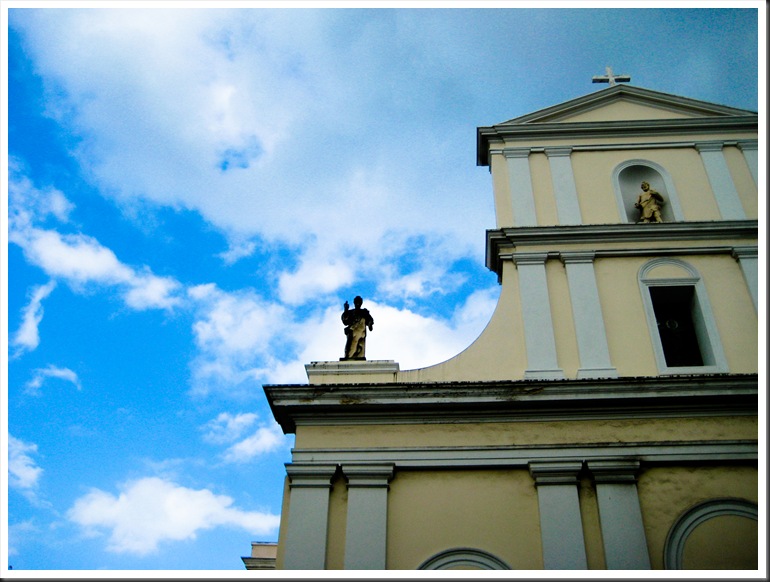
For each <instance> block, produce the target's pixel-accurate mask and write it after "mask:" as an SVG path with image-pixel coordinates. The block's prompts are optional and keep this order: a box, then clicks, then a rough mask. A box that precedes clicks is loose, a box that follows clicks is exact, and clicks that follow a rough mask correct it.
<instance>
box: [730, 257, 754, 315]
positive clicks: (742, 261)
mask: <svg viewBox="0 0 770 582" xmlns="http://www.w3.org/2000/svg"><path fill="white" fill-rule="evenodd" d="M733 257H734V258H735V260H736V261H738V264H739V265H740V266H741V271H742V272H743V279H744V280H745V281H746V286H747V287H748V288H749V293H750V294H751V300H752V301H753V303H754V311H757V310H758V309H759V291H758V289H759V265H758V263H757V259H758V249H757V247H755V246H741V247H733Z"/></svg>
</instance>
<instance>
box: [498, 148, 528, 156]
mask: <svg viewBox="0 0 770 582" xmlns="http://www.w3.org/2000/svg"><path fill="white" fill-rule="evenodd" d="M529 153H530V151H529V148H505V149H504V150H503V155H504V156H505V157H506V158H528V157H529Z"/></svg>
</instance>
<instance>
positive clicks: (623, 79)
mask: <svg viewBox="0 0 770 582" xmlns="http://www.w3.org/2000/svg"><path fill="white" fill-rule="evenodd" d="M605 71H606V72H607V74H606V75H600V76H597V77H594V78H593V82H594V83H609V84H610V87H611V86H612V85H614V84H615V83H628V82H630V81H631V77H629V76H628V75H613V74H612V67H607V68H606V69H605Z"/></svg>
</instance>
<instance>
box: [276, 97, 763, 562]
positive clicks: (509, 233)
mask: <svg viewBox="0 0 770 582" xmlns="http://www.w3.org/2000/svg"><path fill="white" fill-rule="evenodd" d="M757 144H758V133H757V114H756V113H754V112H750V111H744V110H739V109H734V108H730V107H725V106H721V105H716V104H712V103H706V102H702V101H697V100H693V99H687V98H683V97H678V96H673V95H669V94H664V93H659V92H656V91H651V90H647V89H642V88H638V87H633V86H628V85H612V86H610V87H608V88H606V89H603V90H600V91H597V92H594V93H591V94H589V95H586V96H584V97H581V98H578V99H574V100H571V101H568V102H566V103H562V104H559V105H556V106H553V107H549V108H546V109H543V110H540V111H537V112H534V113H531V114H528V115H525V116H522V117H518V118H516V119H512V120H510V121H506V122H503V123H500V124H498V125H494V126H490V127H480V128H478V131H477V163H478V164H479V165H481V166H488V167H489V169H490V172H491V176H492V185H493V196H494V202H495V214H496V221H497V223H496V225H495V227H494V228H491V229H490V230H488V231H487V233H486V240H487V251H486V264H487V266H488V267H489V269H491V270H493V271H494V272H496V273H497V275H498V279H499V282H500V284H501V286H502V287H501V294H500V298H499V302H498V305H497V308H496V310H495V312H494V314H493V316H492V318H491V320H490V322H489V324H488V325H487V327H486V329H485V330H484V332H483V333H482V334H481V335H480V336H479V338H478V339H477V340H476V341H475V342H474V343H473V344H472V345H471V346H469V347H468V348H467V349H466V350H465V351H463V352H462V353H460V354H458V355H457V356H455V357H454V358H452V359H450V360H448V361H446V362H443V363H441V364H438V365H436V366H432V367H428V368H423V369H418V370H400V369H399V366H398V364H397V363H396V362H393V361H381V360H377V361H366V360H349V361H338V362H313V363H311V364H308V365H307V366H306V369H307V374H308V380H309V382H308V384H303V385H266V386H264V390H265V393H266V395H267V398H268V401H269V404H270V406H271V409H272V412H273V414H274V416H275V419H276V420H277V422H278V423H279V424H280V425H281V426H282V428H283V430H284V432H286V433H293V434H295V435H296V439H295V447H294V449H293V450H292V458H291V462H290V463H287V464H286V473H287V477H286V481H285V490H284V504H283V509H282V520H281V526H280V532H279V541H278V548H277V559H276V567H277V568H279V569H303V570H322V569H362V570H363V569H376V570H386V569H392V570H416V569H514V570H541V569H548V570H581V569H626V570H645V569H656V570H662V569H748V570H753V569H757V567H758V560H759V559H760V558H759V554H758V518H759V516H758V504H759V486H758V479H759V472H758V434H759V430H760V427H759V421H758V357H759V354H758V309H759V302H760V300H761V298H760V295H759V289H758V284H759V281H758V182H759V177H758V146H757ZM643 183H644V184H645V186H644V187H643Z"/></svg>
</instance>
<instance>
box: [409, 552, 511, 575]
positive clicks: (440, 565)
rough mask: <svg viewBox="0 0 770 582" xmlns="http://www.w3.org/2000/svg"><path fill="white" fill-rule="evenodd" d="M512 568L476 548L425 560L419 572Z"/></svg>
mask: <svg viewBox="0 0 770 582" xmlns="http://www.w3.org/2000/svg"><path fill="white" fill-rule="evenodd" d="M510 569H511V567H510V566H509V565H508V564H506V563H505V562H503V561H502V560H501V559H500V558H497V557H496V556H493V555H492V554H490V553H489V552H485V551H483V550H477V549H475V548H454V549H451V550H446V551H443V552H440V553H438V554H436V555H435V556H433V557H431V558H428V559H427V560H425V561H424V562H423V563H422V564H421V565H420V567H419V568H418V570H510Z"/></svg>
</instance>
